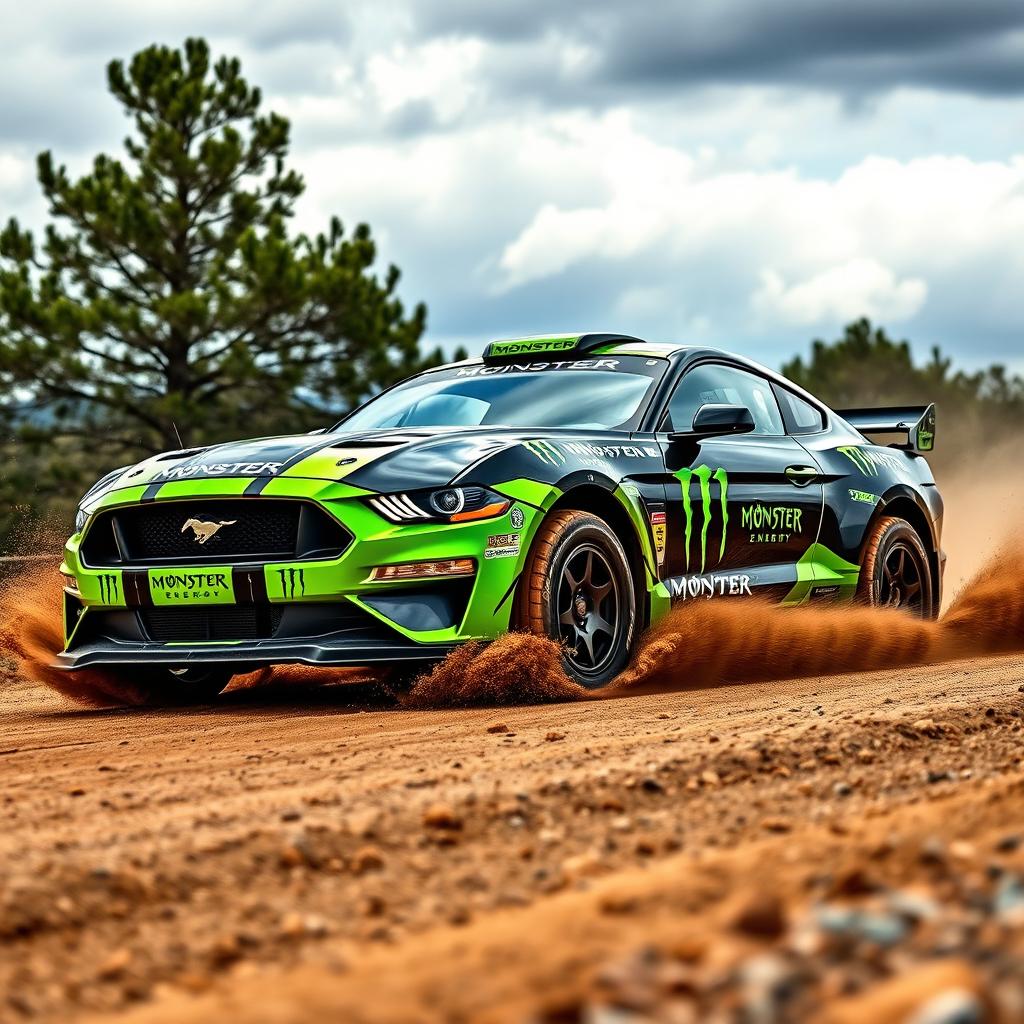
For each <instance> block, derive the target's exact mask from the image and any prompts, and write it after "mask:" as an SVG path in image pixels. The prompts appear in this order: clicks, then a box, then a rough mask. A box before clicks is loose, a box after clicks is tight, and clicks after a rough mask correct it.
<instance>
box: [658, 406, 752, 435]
mask: <svg viewBox="0 0 1024 1024" xmlns="http://www.w3.org/2000/svg"><path fill="white" fill-rule="evenodd" d="M753 429H754V417H753V415H752V414H751V412H750V410H749V409H748V408H747V407H746V406H745V405H702V406H701V407H700V408H699V409H698V410H697V415H696V416H694V417H693V426H692V427H691V428H690V429H689V430H673V431H672V432H671V433H670V434H669V435H668V439H669V441H693V440H694V439H700V438H702V437H725V436H727V435H729V434H749V433H750V431H752V430H753Z"/></svg>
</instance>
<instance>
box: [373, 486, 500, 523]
mask: <svg viewBox="0 0 1024 1024" xmlns="http://www.w3.org/2000/svg"><path fill="white" fill-rule="evenodd" d="M367 500H368V502H369V505H370V507H371V508H372V509H373V510H374V511H375V512H377V513H379V514H380V515H382V516H383V517H384V518H385V519H387V520H388V521H389V522H392V523H415V522H435V523H437V522H441V523H464V522H468V521H470V520H473V519H492V518H494V517H495V516H500V515H504V513H505V512H507V511H508V507H509V505H511V504H512V503H511V502H510V501H509V500H508V498H505V497H502V495H500V494H495V493H494V491H489V490H488V489H487V488H486V487H443V488H441V489H439V490H436V491H404V492H402V493H399V494H378V495H376V496H375V497H373V498H369V499H367Z"/></svg>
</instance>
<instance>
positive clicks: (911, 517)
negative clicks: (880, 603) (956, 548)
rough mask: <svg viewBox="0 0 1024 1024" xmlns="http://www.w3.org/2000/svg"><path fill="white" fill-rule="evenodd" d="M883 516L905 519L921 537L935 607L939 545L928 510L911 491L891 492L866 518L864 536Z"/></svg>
mask: <svg viewBox="0 0 1024 1024" xmlns="http://www.w3.org/2000/svg"><path fill="white" fill-rule="evenodd" d="M883 516H892V517H895V518H898V519H905V520H906V521H907V522H908V523H910V525H911V526H912V527H913V528H914V532H915V533H917V535H918V536H919V537H920V538H921V543H922V544H924V549H925V551H926V552H927V553H928V569H929V571H930V572H931V575H932V586H933V589H934V592H935V594H936V607H937V606H938V605H939V604H940V603H941V600H942V572H941V570H940V567H939V546H938V543H937V542H936V538H935V530H934V526H933V523H932V520H931V517H930V515H929V514H928V510H927V508H925V507H922V504H921V503H920V501H919V499H917V498H916V496H914V495H913V492H909V493H908V492H906V491H903V490H902V489H901V490H898V491H896V492H895V493H891V494H890V496H887V497H886V498H885V500H884V501H881V502H879V504H878V507H877V508H876V509H875V511H874V514H873V515H872V516H871V518H870V519H869V520H868V524H867V528H866V529H865V531H864V537H865V538H867V537H869V536H870V535H871V532H872V531H873V530H874V528H875V526H876V524H877V523H878V520H879V519H881V518H882V517H883Z"/></svg>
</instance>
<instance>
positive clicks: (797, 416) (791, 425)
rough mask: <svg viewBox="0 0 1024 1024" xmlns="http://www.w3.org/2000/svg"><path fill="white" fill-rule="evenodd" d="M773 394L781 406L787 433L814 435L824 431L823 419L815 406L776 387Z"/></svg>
mask: <svg viewBox="0 0 1024 1024" xmlns="http://www.w3.org/2000/svg"><path fill="white" fill-rule="evenodd" d="M775 394H776V397H777V398H778V399H779V405H780V406H782V418H783V419H784V420H785V422H786V429H787V430H788V431H789V433H791V434H816V433H817V432H818V431H819V430H824V429H825V417H824V416H823V415H822V412H821V410H820V409H818V408H817V407H816V406H813V405H811V403H810V402H807V401H805V400H804V399H802V398H801V397H800V396H799V395H795V394H794V393H793V392H792V391H790V390H789V389H788V388H782V387H779V386H778V385H776V386H775Z"/></svg>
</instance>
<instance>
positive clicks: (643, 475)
mask: <svg viewBox="0 0 1024 1024" xmlns="http://www.w3.org/2000/svg"><path fill="white" fill-rule="evenodd" d="M866 435H871V436H872V437H879V438H881V439H883V440H884V439H885V436H886V435H889V436H890V437H889V439H890V440H891V441H892V443H890V444H888V445H884V446H883V445H881V444H878V443H872V442H871V441H869V440H868V439H867V436H866ZM934 436H935V410H934V406H927V407H921V408H901V409H866V410H846V411H841V412H835V411H833V410H831V409H829V408H827V407H826V406H825V405H823V404H822V403H821V402H819V401H817V400H816V399H815V398H814V397H813V396H811V395H810V394H808V393H807V392H805V391H803V390H802V389H801V388H799V387H797V386H796V385H794V384H792V383H791V382H789V381H787V380H785V379H784V378H782V377H780V376H779V375H777V374H775V373H772V372H771V371H769V370H767V369H765V368H764V367H761V366H759V365H757V364H755V363H753V362H750V361H749V360H747V359H743V358H740V357H739V356H734V355H730V354H728V353H726V352H722V351H717V350H713V349H708V348H697V347H686V346H677V345H660V344H647V343H645V342H642V341H641V340H639V339H637V338H631V337H626V336H623V335H615V334H573V335H564V336H555V337H540V338H526V339H517V340H509V341H497V342H493V343H492V344H490V345H488V346H487V348H486V350H485V351H484V354H483V357H482V358H480V359H471V360H466V361H464V362H460V363H455V364H452V365H449V366H442V367H439V368H437V369H434V370H429V371H427V372H425V373H421V374H419V375H417V376H415V377H412V378H410V379H409V380H406V381H404V382H402V383H400V384H398V385H396V386H394V387H392V388H390V389H389V390H387V391H385V392H383V393H382V394H380V395H378V396H377V397H375V398H373V399H371V400H370V401H368V402H367V403H366V404H365V405H363V406H361V407H360V408H358V409H356V410H355V411H354V412H352V413H351V414H350V415H348V416H347V417H346V418H345V419H343V420H342V421H341V422H340V423H338V424H336V425H334V426H332V427H330V428H329V429H327V430H321V431H314V432H312V433H311V434H303V435H299V436H294V437H269V438H262V439H259V440H253V441H239V442H232V443H228V444H218V445H213V446H212V447H208V448H201V449H190V450H184V451H173V452H169V453H167V454H164V455H158V456H156V457H154V458H150V459H147V460H146V461H144V462H141V463H139V464H138V465H135V466H131V467H127V468H123V469H119V470H116V471H115V472H113V473H111V474H109V475H108V476H106V477H104V478H103V479H102V480H100V481H99V482H98V483H97V484H96V485H95V486H94V487H93V488H92V489H91V490H90V491H89V492H88V493H87V494H86V495H85V497H84V498H83V500H82V502H81V506H80V508H79V510H78V515H77V520H76V523H75V533H74V535H73V536H72V537H71V539H70V540H69V541H68V543H67V546H66V549H65V552H64V561H63V565H62V570H61V571H62V572H63V574H64V619H65V639H66V647H65V650H64V651H63V653H62V654H61V655H60V656H59V659H58V663H59V664H60V665H61V666H63V667H64V668H67V669H69V670H76V669H82V668H95V667H103V668H106V669H129V670H131V671H132V672H133V673H134V674H138V673H139V671H140V670H145V672H146V674H147V677H148V678H149V679H150V681H151V682H155V683H157V684H163V685H166V686H169V687H173V688H174V691H175V693H177V694H178V695H179V696H185V697H195V698H205V697H208V696H210V695H213V694H216V693H217V692H219V691H220V690H221V689H222V688H223V687H224V686H225V685H226V684H227V682H228V680H229V679H230V678H231V676H232V675H233V674H236V673H240V672H246V671H251V670H252V669H253V668H255V667H258V666H264V665H270V664H281V663H301V664H306V665H324V666H326V665H371V664H379V665H385V666H387V667H388V668H389V670H391V671H392V672H394V673H396V675H405V676H407V677H409V676H412V675H413V674H415V673H417V672H419V671H422V670H423V669H424V668H425V667H426V666H428V665H429V664H430V663H431V662H436V661H438V660H439V659H441V658H443V657H444V656H445V655H446V654H447V653H448V652H450V651H451V650H452V649H453V648H454V647H455V646H456V645H458V644H462V643H465V642H466V641H470V640H488V639H492V638H494V637H496V636H498V635H499V634H501V633H503V632H505V631H507V630H510V629H511V630H524V631H531V632H534V633H539V634H543V635H545V636H548V637H551V638H552V639H554V640H556V641H558V642H559V643H560V644H561V645H562V650H563V652H564V654H563V658H564V664H565V668H566V671H567V672H568V673H569V674H570V675H571V676H572V677H574V678H575V679H577V680H578V681H579V682H580V683H582V684H584V685H585V686H588V687H600V686H603V685H605V684H607V683H608V682H609V681H610V680H612V679H613V678H614V677H615V675H616V674H617V673H619V672H620V671H621V670H622V669H623V668H624V667H625V665H626V664H627V662H628V660H629V658H630V655H631V653H632V652H633V650H634V649H635V647H636V644H637V641H638V638H639V636H640V634H641V633H642V631H643V630H644V628H645V627H646V626H648V625H649V624H650V623H652V622H654V621H656V620H657V619H659V618H660V617H661V616H663V615H665V613H666V612H667V611H668V610H669V609H670V607H672V605H673V604H676V603H685V602H694V601H706V600H712V601H718V600H729V599H735V598H742V597H745V596H748V595H749V596H755V595H760V596H762V597H767V598H769V599H771V600H775V601H778V602H781V603H783V604H803V603H806V602H825V601H829V602H836V601H853V600H860V601H863V602H867V603H870V604H874V605H888V606H892V607H898V608H903V609H906V610H907V611H908V612H910V613H912V614H915V615H919V616H922V617H933V616H935V615H936V613H937V610H938V607H939V602H940V591H941V585H942V571H943V566H944V557H943V555H942V551H941V545H940V531H941V523H942V500H941V498H940V496H939V492H938V490H937V488H936V486H935V481H934V479H933V477H932V473H931V470H930V468H929V466H928V463H927V461H926V459H925V458H923V457H922V453H924V452H928V451H930V450H931V449H932V446H933V444H934ZM681 670H685V667H681Z"/></svg>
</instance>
